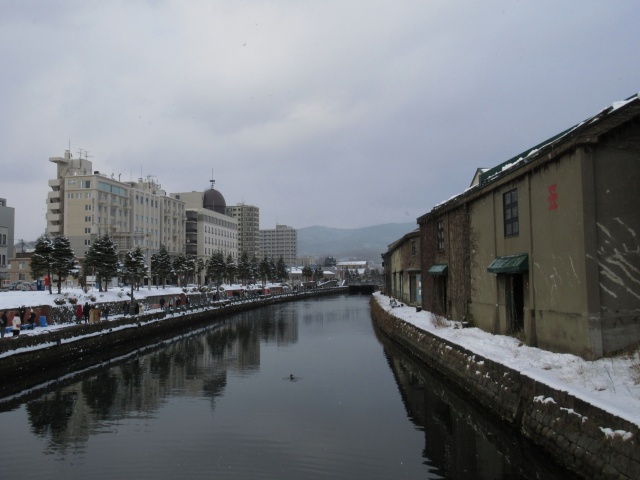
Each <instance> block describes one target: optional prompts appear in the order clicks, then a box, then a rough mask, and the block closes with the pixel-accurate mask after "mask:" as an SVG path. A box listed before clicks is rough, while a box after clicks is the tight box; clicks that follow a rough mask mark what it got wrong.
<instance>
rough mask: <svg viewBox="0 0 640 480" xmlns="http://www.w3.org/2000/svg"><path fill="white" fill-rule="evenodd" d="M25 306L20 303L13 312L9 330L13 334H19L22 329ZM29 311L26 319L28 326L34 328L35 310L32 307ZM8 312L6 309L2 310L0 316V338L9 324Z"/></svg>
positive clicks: (25, 313) (25, 312)
mask: <svg viewBox="0 0 640 480" xmlns="http://www.w3.org/2000/svg"><path fill="white" fill-rule="evenodd" d="M27 310H28V309H27V307H25V306H24V305H22V306H21V307H20V308H18V310H17V311H16V312H15V313H14V315H13V318H12V319H11V332H12V333H13V336H14V337H15V336H17V335H20V330H21V329H22V325H23V324H24V322H25V318H26V317H27ZM29 310H31V313H29V317H28V318H27V319H26V321H27V323H28V324H29V327H30V328H34V327H35V325H36V312H35V311H34V310H33V309H29ZM9 313H10V312H8V311H7V310H5V311H3V312H2V315H1V316H0V338H4V335H5V333H6V332H7V327H8V326H9Z"/></svg>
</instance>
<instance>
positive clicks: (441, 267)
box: [428, 263, 449, 275]
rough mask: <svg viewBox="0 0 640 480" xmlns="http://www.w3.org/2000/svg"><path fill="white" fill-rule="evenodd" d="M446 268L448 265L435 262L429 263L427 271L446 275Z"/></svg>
mask: <svg viewBox="0 0 640 480" xmlns="http://www.w3.org/2000/svg"><path fill="white" fill-rule="evenodd" d="M448 269H449V267H448V266H447V264H446V263H436V264H433V265H431V268H429V270H428V273H430V274H431V275H446V274H447V270H448Z"/></svg>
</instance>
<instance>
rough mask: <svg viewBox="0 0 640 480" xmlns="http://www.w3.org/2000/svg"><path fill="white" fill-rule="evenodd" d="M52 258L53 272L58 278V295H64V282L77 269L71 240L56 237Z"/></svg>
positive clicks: (59, 236) (54, 238)
mask: <svg viewBox="0 0 640 480" xmlns="http://www.w3.org/2000/svg"><path fill="white" fill-rule="evenodd" d="M51 258H52V265H51V270H52V272H53V273H55V274H56V276H57V277H58V279H57V281H58V294H60V293H62V281H63V280H64V279H66V278H67V277H68V276H69V275H70V274H71V272H73V271H74V270H75V269H76V267H77V262H76V255H75V254H74V253H73V249H72V248H71V243H70V242H69V239H68V238H67V237H65V236H64V235H55V236H54V237H53V252H52V256H51ZM49 278H51V277H49Z"/></svg>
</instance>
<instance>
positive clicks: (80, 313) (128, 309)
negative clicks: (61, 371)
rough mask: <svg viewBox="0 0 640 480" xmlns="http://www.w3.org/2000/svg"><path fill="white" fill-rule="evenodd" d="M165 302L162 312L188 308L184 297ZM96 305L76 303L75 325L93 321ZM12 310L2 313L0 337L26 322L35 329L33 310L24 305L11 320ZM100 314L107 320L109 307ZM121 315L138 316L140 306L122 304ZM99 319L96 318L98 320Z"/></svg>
mask: <svg viewBox="0 0 640 480" xmlns="http://www.w3.org/2000/svg"><path fill="white" fill-rule="evenodd" d="M165 304H166V301H165V299H164V297H161V298H160V308H161V309H162V310H164V311H167V312H168V311H171V310H173V309H174V308H175V310H179V309H180V307H181V306H182V307H188V306H189V297H185V299H184V301H183V300H182V299H181V297H180V296H177V297H175V298H170V299H169V302H168V304H167V305H166V307H167V308H166V309H165ZM97 308H98V307H97V306H96V305H90V304H89V302H85V304H84V305H82V304H80V303H78V304H77V305H76V309H75V315H76V323H89V321H91V320H93V318H92V314H91V311H92V310H94V309H97ZM27 311H30V313H29V316H28V317H27ZM11 312H12V310H5V311H4V312H2V315H1V316H0V335H2V338H4V336H5V334H6V333H7V331H8V327H11V332H12V333H13V336H16V335H19V334H20V330H21V328H22V325H24V324H25V318H26V322H27V323H28V325H29V326H30V328H34V327H35V323H36V312H35V311H34V310H33V309H27V307H25V306H24V305H23V306H21V307H20V308H18V309H17V310H16V311H15V313H14V314H13V318H11ZM100 313H102V315H103V316H104V319H105V320H109V313H110V309H109V305H102V306H101V307H100ZM123 313H124V315H129V314H132V315H139V314H140V313H142V305H141V304H140V303H139V302H133V301H132V302H124V305H123ZM98 315H99V314H98ZM99 318H100V317H99V316H98V319H99Z"/></svg>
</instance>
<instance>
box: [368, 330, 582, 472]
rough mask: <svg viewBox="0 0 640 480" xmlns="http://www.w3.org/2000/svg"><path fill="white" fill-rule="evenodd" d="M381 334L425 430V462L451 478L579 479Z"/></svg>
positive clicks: (411, 410) (413, 415)
mask: <svg viewBox="0 0 640 480" xmlns="http://www.w3.org/2000/svg"><path fill="white" fill-rule="evenodd" d="M376 335H377V337H378V339H379V340H380V342H381V343H382V344H383V346H384V353H385V356H386V358H387V362H388V364H389V367H390V368H391V370H392V372H393V375H394V377H395V379H396V382H397V384H398V389H399V391H400V393H401V396H402V400H403V403H404V405H405V408H406V410H407V416H408V417H409V418H410V419H411V421H412V422H413V423H415V425H416V427H418V428H420V429H422V430H423V431H424V432H425V446H424V450H423V457H424V459H425V464H429V465H431V464H434V465H438V466H439V469H440V471H441V472H444V475H445V476H446V477H447V478H460V479H504V478H510V479H511V478H514V479H516V478H522V479H545V480H548V479H554V478H558V479H572V478H575V477H573V476H571V475H570V474H568V473H567V472H565V471H564V470H562V469H560V468H559V467H558V466H557V465H555V464H554V462H553V460H551V459H550V457H548V456H546V455H544V454H543V453H542V452H540V451H539V450H538V449H537V448H536V447H535V446H533V445H530V444H528V443H527V442H526V440H525V439H523V438H522V437H521V436H519V435H518V434H517V433H516V432H514V431H513V430H511V429H509V428H508V427H507V426H505V425H503V424H501V423H499V422H497V421H496V420H495V419H494V418H492V417H489V416H488V414H487V413H486V412H484V411H482V410H479V409H478V408H476V407H475V404H473V403H472V402H471V401H470V399H469V398H464V394H463V393H461V392H460V391H458V390H456V389H454V388H453V387H451V386H449V385H447V384H446V380H444V379H442V378H440V377H439V376H438V375H437V374H436V373H435V372H432V371H431V370H428V369H427V368H425V366H424V364H422V363H420V362H418V361H417V360H415V359H414V358H413V357H411V356H409V355H408V354H407V352H405V351H404V350H402V349H401V348H399V346H398V345H397V344H395V343H393V342H391V341H390V340H389V339H388V338H387V337H385V336H384V335H383V334H381V333H380V332H379V331H376Z"/></svg>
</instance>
